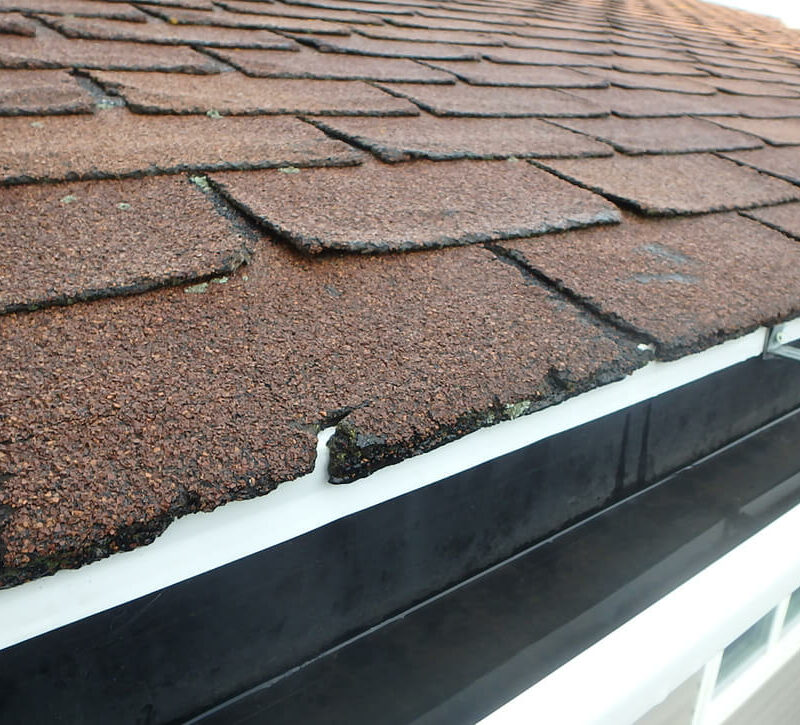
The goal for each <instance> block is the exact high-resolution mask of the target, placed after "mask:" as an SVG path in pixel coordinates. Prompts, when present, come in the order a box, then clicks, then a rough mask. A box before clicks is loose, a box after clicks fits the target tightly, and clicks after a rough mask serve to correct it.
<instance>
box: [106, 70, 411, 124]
mask: <svg viewBox="0 0 800 725" xmlns="http://www.w3.org/2000/svg"><path fill="white" fill-rule="evenodd" d="M92 77H93V78H95V79H96V80H97V81H98V82H99V83H100V84H101V85H102V86H103V87H104V88H107V89H109V90H111V91H113V92H115V93H119V94H120V95H121V96H122V97H123V98H124V99H125V101H126V103H127V104H128V106H129V107H130V108H131V110H133V111H135V112H137V113H172V114H181V113H209V112H211V113H212V114H213V113H214V112H217V113H220V114H232V115H259V114H273V113H309V114H323V115H345V116H347V115H355V116H415V115H418V114H419V111H418V110H417V109H416V107H415V106H414V105H413V104H411V103H409V102H408V101H406V100H403V99H401V98H395V97H394V96H392V95H391V94H389V93H385V92H383V91H381V90H379V89H378V88H373V87H372V86H370V85H368V84H367V83H365V82H363V81H318V80H285V79H277V78H248V77H246V76H243V75H241V74H238V73H220V74H218V75H206V76H199V75H198V76H182V75H181V76H179V75H176V74H172V73H107V72H103V71H95V72H93V73H92Z"/></svg>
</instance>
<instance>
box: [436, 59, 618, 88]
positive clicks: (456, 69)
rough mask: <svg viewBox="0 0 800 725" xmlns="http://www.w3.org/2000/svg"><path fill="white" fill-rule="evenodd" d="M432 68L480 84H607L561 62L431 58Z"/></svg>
mask: <svg viewBox="0 0 800 725" xmlns="http://www.w3.org/2000/svg"><path fill="white" fill-rule="evenodd" d="M428 65H430V66H431V67H432V68H439V69H441V70H445V71H449V72H450V73H452V74H453V75H454V76H456V77H457V78H459V80H462V81H465V82H466V83H471V84H472V85H477V86H521V87H526V88H604V87H606V86H607V85H608V83H607V81H605V80H603V79H602V78H598V77H594V76H590V75H587V74H586V73H581V72H580V71H578V70H575V69H573V68H561V67H560V66H548V65H540V66H525V65H511V64H501V63H491V62H488V61H481V62H480V63H468V62H459V61H452V62H450V61H430V62H429V63H428Z"/></svg>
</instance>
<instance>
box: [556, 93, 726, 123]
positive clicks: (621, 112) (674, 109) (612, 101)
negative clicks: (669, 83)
mask: <svg viewBox="0 0 800 725" xmlns="http://www.w3.org/2000/svg"><path fill="white" fill-rule="evenodd" d="M571 93H573V94H574V95H576V96H580V97H581V98H584V99H586V100H588V101H591V102H593V103H597V104H602V105H604V106H605V107H606V108H610V109H611V112H612V113H615V114H616V115H618V116H624V117H626V118H658V117H663V118H667V117H670V116H687V115H693V116H711V115H714V116H722V115H731V116H733V115H736V111H734V110H732V109H731V107H730V105H729V103H727V102H726V100H725V99H724V98H723V97H722V96H721V94H716V95H714V96H711V97H708V96H700V95H690V94H688V93H668V92H659V91H647V90H628V89H627V88H605V89H600V90H594V89H591V90H582V89H576V90H574V91H571Z"/></svg>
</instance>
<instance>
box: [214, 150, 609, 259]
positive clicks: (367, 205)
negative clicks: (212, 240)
mask: <svg viewBox="0 0 800 725" xmlns="http://www.w3.org/2000/svg"><path fill="white" fill-rule="evenodd" d="M211 179H212V181H214V183H215V185H217V186H218V187H219V188H220V189H221V190H222V191H223V193H224V194H225V195H226V196H227V197H228V198H230V199H231V200H232V201H233V202H234V203H235V204H236V205H238V206H241V207H244V208H245V209H246V210H247V211H248V212H249V213H250V214H252V215H253V216H255V217H256V218H257V219H259V220H261V221H262V222H263V223H264V224H266V225H267V226H268V227H269V228H270V229H271V230H272V231H274V232H275V233H277V234H279V235H280V236H282V237H285V238H286V239H288V240H289V241H291V242H292V243H293V244H294V245H295V246H297V247H298V248H300V249H303V250H306V251H309V252H311V253H319V252H321V251H323V250H326V249H340V250H348V251H355V252H386V251H394V250H409V249H421V248H425V247H442V246H451V245H459V244H474V243H477V242H489V241H494V240H497V239H505V238H508V237H519V236H525V235H527V234H541V233H544V232H548V231H553V230H556V229H569V228H573V227H579V226H587V225H590V224H608V223H614V222H616V221H617V220H618V218H619V216H618V213H617V211H616V209H615V208H614V207H613V206H612V205H610V204H609V203H607V202H606V201H605V200H604V199H602V198H601V197H599V196H596V195H595V194H591V193H589V192H585V191H583V190H582V189H578V188H577V187H575V186H573V185H572V184H568V183H565V182H562V183H556V182H555V181H554V180H553V179H552V178H551V177H550V176H549V175H548V174H546V173H545V172H542V171H540V170H538V169H535V168H533V167H531V166H530V165H529V164H526V163H524V162H522V161H516V162H509V161H482V162H478V161H475V162H470V161H458V162H452V163H448V164H446V165H444V164H437V163H435V162H428V161H420V162H418V163H417V164H415V165H414V166H413V167H409V166H406V165H397V166H391V167H384V166H382V165H380V164H377V163H371V164H365V165H364V166H361V167H358V168H354V169H347V168H341V169H309V170H307V171H306V170H303V171H299V172H298V173H295V174H287V173H282V172H281V171H265V172H261V173H254V172H251V173H238V172H230V173H224V174H214V175H212V177H211ZM545 193H546V199H547V201H546V203H541V202H540V200H541V199H543V198H545V196H544V195H545Z"/></svg>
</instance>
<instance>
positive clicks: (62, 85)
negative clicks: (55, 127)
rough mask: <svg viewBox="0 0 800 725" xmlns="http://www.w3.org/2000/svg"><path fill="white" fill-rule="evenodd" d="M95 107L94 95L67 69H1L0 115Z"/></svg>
mask: <svg viewBox="0 0 800 725" xmlns="http://www.w3.org/2000/svg"><path fill="white" fill-rule="evenodd" d="M93 109H94V100H93V99H92V96H91V95H90V94H89V92H88V91H86V90H84V89H83V88H81V86H80V85H78V82H77V80H76V79H75V78H73V77H72V76H71V75H69V74H68V73H66V72H65V71H61V70H0V116H25V115H33V114H37V115H40V114H63V113H91V112H92V111H93ZM4 140H5V139H4ZM0 153H2V151H0Z"/></svg>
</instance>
